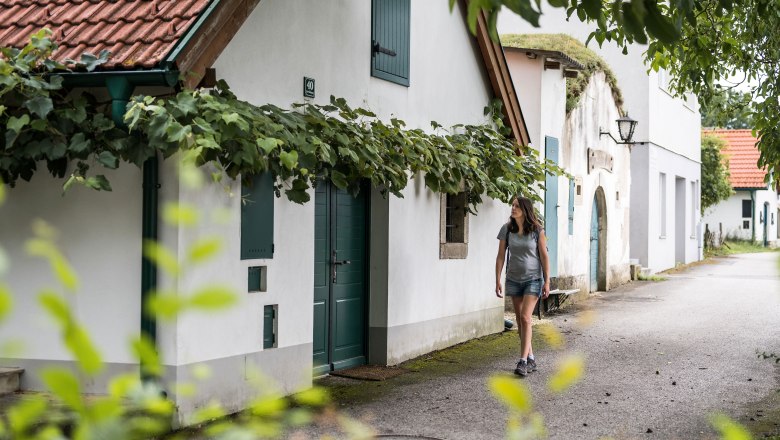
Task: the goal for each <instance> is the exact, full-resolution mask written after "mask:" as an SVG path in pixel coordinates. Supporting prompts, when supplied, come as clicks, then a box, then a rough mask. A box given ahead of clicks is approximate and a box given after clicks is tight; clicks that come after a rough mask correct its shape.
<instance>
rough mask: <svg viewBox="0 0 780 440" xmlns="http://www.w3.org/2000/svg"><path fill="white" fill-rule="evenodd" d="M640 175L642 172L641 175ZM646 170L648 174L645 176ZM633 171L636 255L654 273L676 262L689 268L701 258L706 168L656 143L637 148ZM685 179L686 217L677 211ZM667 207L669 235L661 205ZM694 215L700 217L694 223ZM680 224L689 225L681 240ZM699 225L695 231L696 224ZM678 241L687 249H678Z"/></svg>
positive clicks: (633, 157) (632, 236)
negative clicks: (663, 188) (694, 190)
mask: <svg viewBox="0 0 780 440" xmlns="http://www.w3.org/2000/svg"><path fill="white" fill-rule="evenodd" d="M640 170H641V171H640ZM645 171H646V174H645ZM631 172H632V174H633V175H634V176H635V179H634V181H633V184H632V188H631V195H632V198H633V200H634V203H633V204H632V207H631V209H632V214H631V256H632V258H636V259H638V260H639V262H640V264H641V265H642V266H644V267H648V268H650V269H651V270H652V271H653V272H656V271H661V270H665V269H668V268H671V267H674V266H675V265H676V264H677V263H690V262H692V261H697V260H699V259H700V258H701V252H700V235H701V234H700V232H699V231H698V229H699V227H698V225H699V224H700V222H701V215H700V214H699V212H700V211H699V210H698V209H693V208H692V206H693V205H695V206H697V207H698V206H700V204H699V203H700V200H699V197H698V195H699V194H701V178H700V177H701V165H700V164H699V163H698V162H694V161H692V160H689V159H686V158H682V157H681V156H679V155H677V154H675V153H672V152H670V151H668V150H666V149H663V148H660V147H657V146H655V145H653V144H649V145H647V144H645V145H634V147H633V151H632V153H631ZM661 173H664V174H666V194H665V199H664V198H662V197H661V195H660V174H661ZM678 178H679V179H683V181H684V194H681V196H682V197H684V198H685V202H684V208H683V209H682V211H683V212H679V211H680V210H679V209H678V208H677V206H676V201H677V193H676V191H677V189H676V180H677V179H678ZM691 182H695V183H696V188H697V194H696V199H692V194H691V193H692V191H691ZM664 200H665V206H666V213H665V219H666V234H665V235H663V234H662V231H661V229H662V228H661V218H662V210H661V204H662V203H664V202H663V201H664ZM691 216H694V217H695V218H694V219H693V220H692V219H691ZM676 221H682V222H684V224H685V232H684V233H683V234H682V236H680V234H678V233H677V231H676ZM692 222H693V224H695V225H696V227H695V228H693V227H692V226H691V224H692ZM678 241H679V242H680V243H682V244H679V245H678ZM677 246H682V248H683V249H684V255H678V248H677Z"/></svg>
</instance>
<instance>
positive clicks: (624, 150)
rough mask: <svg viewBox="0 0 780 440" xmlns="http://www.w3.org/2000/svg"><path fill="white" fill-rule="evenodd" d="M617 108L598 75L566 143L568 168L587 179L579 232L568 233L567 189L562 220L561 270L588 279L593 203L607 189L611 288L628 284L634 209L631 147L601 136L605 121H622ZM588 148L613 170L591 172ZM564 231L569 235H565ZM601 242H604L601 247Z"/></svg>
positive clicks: (577, 215)
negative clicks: (599, 153) (606, 158)
mask: <svg viewBox="0 0 780 440" xmlns="http://www.w3.org/2000/svg"><path fill="white" fill-rule="evenodd" d="M617 114H618V109H617V107H616V105H615V103H614V99H613V98H612V89H611V88H610V86H609V85H608V84H607V83H606V81H605V79H604V74H603V73H600V72H599V73H596V74H595V75H594V76H593V77H592V79H591V81H590V83H589V84H588V87H587V88H586V89H585V91H584V92H583V94H582V97H581V99H580V102H579V105H578V106H577V107H576V108H575V109H574V110H572V112H571V114H570V115H569V117H568V118H567V123H566V135H565V136H564V139H565V141H566V142H565V144H566V145H569V146H570V152H569V154H568V155H567V156H568V163H564V165H565V166H566V169H567V170H568V171H569V172H570V173H571V174H572V175H574V176H575V177H581V178H582V199H581V200H582V201H581V202H580V203H578V202H576V201H577V200H578V199H577V197H576V196H575V206H574V234H573V235H568V218H567V215H566V212H567V211H566V209H567V208H568V198H569V194H568V191H564V192H562V194H561V196H560V200H561V203H560V205H561V209H560V212H559V215H558V218H559V219H560V220H561V222H560V224H559V226H558V228H559V229H558V230H559V236H560V237H562V238H564V240H562V246H561V251H560V254H559V255H561V256H562V257H563V258H560V257H559V265H562V267H561V270H562V271H564V273H567V274H569V275H572V276H587V275H589V273H590V254H589V248H590V226H591V215H592V209H593V200H594V197H595V193H596V190H597V189H598V188H599V187H601V188H602V190H603V191H604V196H605V204H606V208H607V209H606V210H607V212H606V226H607V244H606V245H607V255H606V262H605V264H606V271H607V287H608V288H610V287H613V286H615V285H618V284H622V283H624V282H626V281H627V280H628V276H629V274H628V272H627V271H628V263H629V213H630V210H631V207H632V205H631V191H630V189H631V185H632V176H631V167H630V160H631V158H630V154H631V153H630V151H629V148H628V147H627V146H626V145H617V144H615V142H614V141H612V139H610V138H609V137H607V136H602V137H599V127H604V125H605V122H606V121H611V120H614V119H616V118H617ZM588 148H592V149H596V150H601V151H604V152H606V153H608V154H609V155H611V156H612V158H613V160H614V162H613V168H612V171H611V172H610V171H608V170H606V169H602V168H596V169H595V170H593V171H590V170H589V169H588V157H587V154H588V151H587V150H588ZM559 187H561V188H568V181H567V179H565V178H562V179H561V183H560V185H559ZM561 231H563V232H564V234H561ZM600 244H601V243H600Z"/></svg>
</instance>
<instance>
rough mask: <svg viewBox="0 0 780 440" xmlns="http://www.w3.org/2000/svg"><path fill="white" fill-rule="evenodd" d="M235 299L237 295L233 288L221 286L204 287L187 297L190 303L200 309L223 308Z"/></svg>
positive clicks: (234, 301)
mask: <svg viewBox="0 0 780 440" xmlns="http://www.w3.org/2000/svg"><path fill="white" fill-rule="evenodd" d="M237 301H238V296H237V295H236V294H235V292H234V291H233V289H231V288H229V287H222V286H209V287H204V288H202V289H199V290H198V291H197V292H195V293H194V294H193V295H192V296H191V297H190V298H189V303H190V305H192V306H193V307H195V308H198V309H202V310H218V309H224V308H227V307H230V306H232V305H233V304H235V303H236V302H237Z"/></svg>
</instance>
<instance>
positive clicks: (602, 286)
mask: <svg viewBox="0 0 780 440" xmlns="http://www.w3.org/2000/svg"><path fill="white" fill-rule="evenodd" d="M589 272H590V283H589V285H590V291H591V292H596V291H599V290H607V204H606V198H605V197H604V189H603V188H602V187H598V188H597V189H596V193H595V195H594V196H593V206H592V208H591V219H590V271H589Z"/></svg>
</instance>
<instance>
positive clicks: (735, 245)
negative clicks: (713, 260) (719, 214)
mask: <svg viewBox="0 0 780 440" xmlns="http://www.w3.org/2000/svg"><path fill="white" fill-rule="evenodd" d="M777 251H778V249H777V248H774V249H773V248H767V247H764V246H763V245H762V244H761V243H758V242H752V241H748V240H734V241H730V240H727V241H725V242H724V243H723V245H722V246H721V247H720V248H718V249H705V250H704V257H705V258H709V257H723V256H727V255H734V254H750V253H755V252H777Z"/></svg>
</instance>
